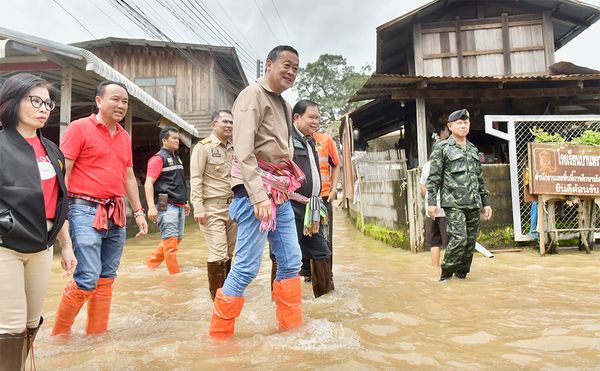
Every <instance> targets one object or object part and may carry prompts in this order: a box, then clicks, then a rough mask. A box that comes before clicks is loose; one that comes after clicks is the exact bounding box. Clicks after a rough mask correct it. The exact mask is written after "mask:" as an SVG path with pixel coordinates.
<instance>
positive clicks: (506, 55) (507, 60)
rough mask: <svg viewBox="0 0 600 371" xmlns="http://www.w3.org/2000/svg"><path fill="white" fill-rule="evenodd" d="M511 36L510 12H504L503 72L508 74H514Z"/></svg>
mask: <svg viewBox="0 0 600 371" xmlns="http://www.w3.org/2000/svg"><path fill="white" fill-rule="evenodd" d="M510 43H511V37H510V30H509V27H508V14H507V13H502V57H503V60H504V68H503V70H504V71H503V72H504V74H505V75H506V76H510V75H512V65H511V57H510V47H511V45H510Z"/></svg>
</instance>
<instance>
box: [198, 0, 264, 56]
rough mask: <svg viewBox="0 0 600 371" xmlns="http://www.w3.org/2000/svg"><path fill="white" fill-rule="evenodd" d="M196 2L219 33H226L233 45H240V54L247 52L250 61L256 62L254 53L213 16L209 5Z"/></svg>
mask: <svg viewBox="0 0 600 371" xmlns="http://www.w3.org/2000/svg"><path fill="white" fill-rule="evenodd" d="M194 2H195V3H196V4H198V6H200V8H202V10H204V14H206V15H208V17H209V20H210V21H211V22H212V24H213V25H214V26H215V28H216V29H217V30H219V33H220V34H221V35H223V34H224V36H225V38H226V39H227V40H228V41H230V43H231V44H232V46H233V45H235V46H237V47H239V49H240V54H242V53H244V54H246V55H247V56H248V57H249V59H250V61H252V63H254V59H255V57H254V56H252V55H251V53H250V52H248V50H247V49H246V48H245V47H244V46H243V45H241V44H240V43H239V42H238V41H237V40H236V39H235V38H234V37H233V36H232V35H231V34H230V33H229V32H228V31H227V29H226V28H224V27H223V26H222V25H221V24H220V22H218V21H217V20H216V19H215V17H214V16H213V14H212V13H211V11H210V10H209V9H207V7H205V6H204V5H202V3H201V2H199V1H198V0H194ZM254 54H256V53H254Z"/></svg>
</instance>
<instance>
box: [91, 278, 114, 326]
mask: <svg viewBox="0 0 600 371" xmlns="http://www.w3.org/2000/svg"><path fill="white" fill-rule="evenodd" d="M114 281H115V279H114V278H112V277H106V278H105V277H100V278H99V279H98V283H97V284H96V289H95V290H94V291H93V294H92V296H90V300H89V302H88V308H87V309H88V316H87V322H86V324H85V332H86V334H88V335H92V334H101V333H103V332H106V330H107V329H108V317H109V316H110V304H111V302H112V291H113V290H112V285H113V282H114Z"/></svg>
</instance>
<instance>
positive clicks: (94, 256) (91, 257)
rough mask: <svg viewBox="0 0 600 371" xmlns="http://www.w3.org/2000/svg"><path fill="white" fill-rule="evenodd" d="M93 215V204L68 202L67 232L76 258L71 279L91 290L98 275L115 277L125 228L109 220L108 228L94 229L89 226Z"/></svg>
mask: <svg viewBox="0 0 600 371" xmlns="http://www.w3.org/2000/svg"><path fill="white" fill-rule="evenodd" d="M95 216H96V208H95V207H91V206H87V205H80V204H71V205H69V213H68V218H69V232H70V233H71V240H72V241H73V252H74V253H75V257H76V258H77V268H75V273H74V274H73V278H74V279H75V282H76V283H77V286H78V287H79V288H80V289H82V290H86V291H92V290H94V289H95V288H96V283H97V282H98V278H100V277H103V278H109V277H113V278H114V277H116V276H117V269H118V268H119V263H120V262H121V254H122V253H123V245H124V244H125V227H119V226H116V225H115V224H114V223H113V222H112V220H109V222H108V231H105V232H98V231H97V230H95V229H94V227H92V224H93V222H94V217H95Z"/></svg>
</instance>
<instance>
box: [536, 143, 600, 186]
mask: <svg viewBox="0 0 600 371" xmlns="http://www.w3.org/2000/svg"><path fill="white" fill-rule="evenodd" d="M529 164H530V169H531V189H530V191H531V193H532V194H560V195H577V196H600V147H597V146H587V145H580V144H569V143H530V144H529Z"/></svg>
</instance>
